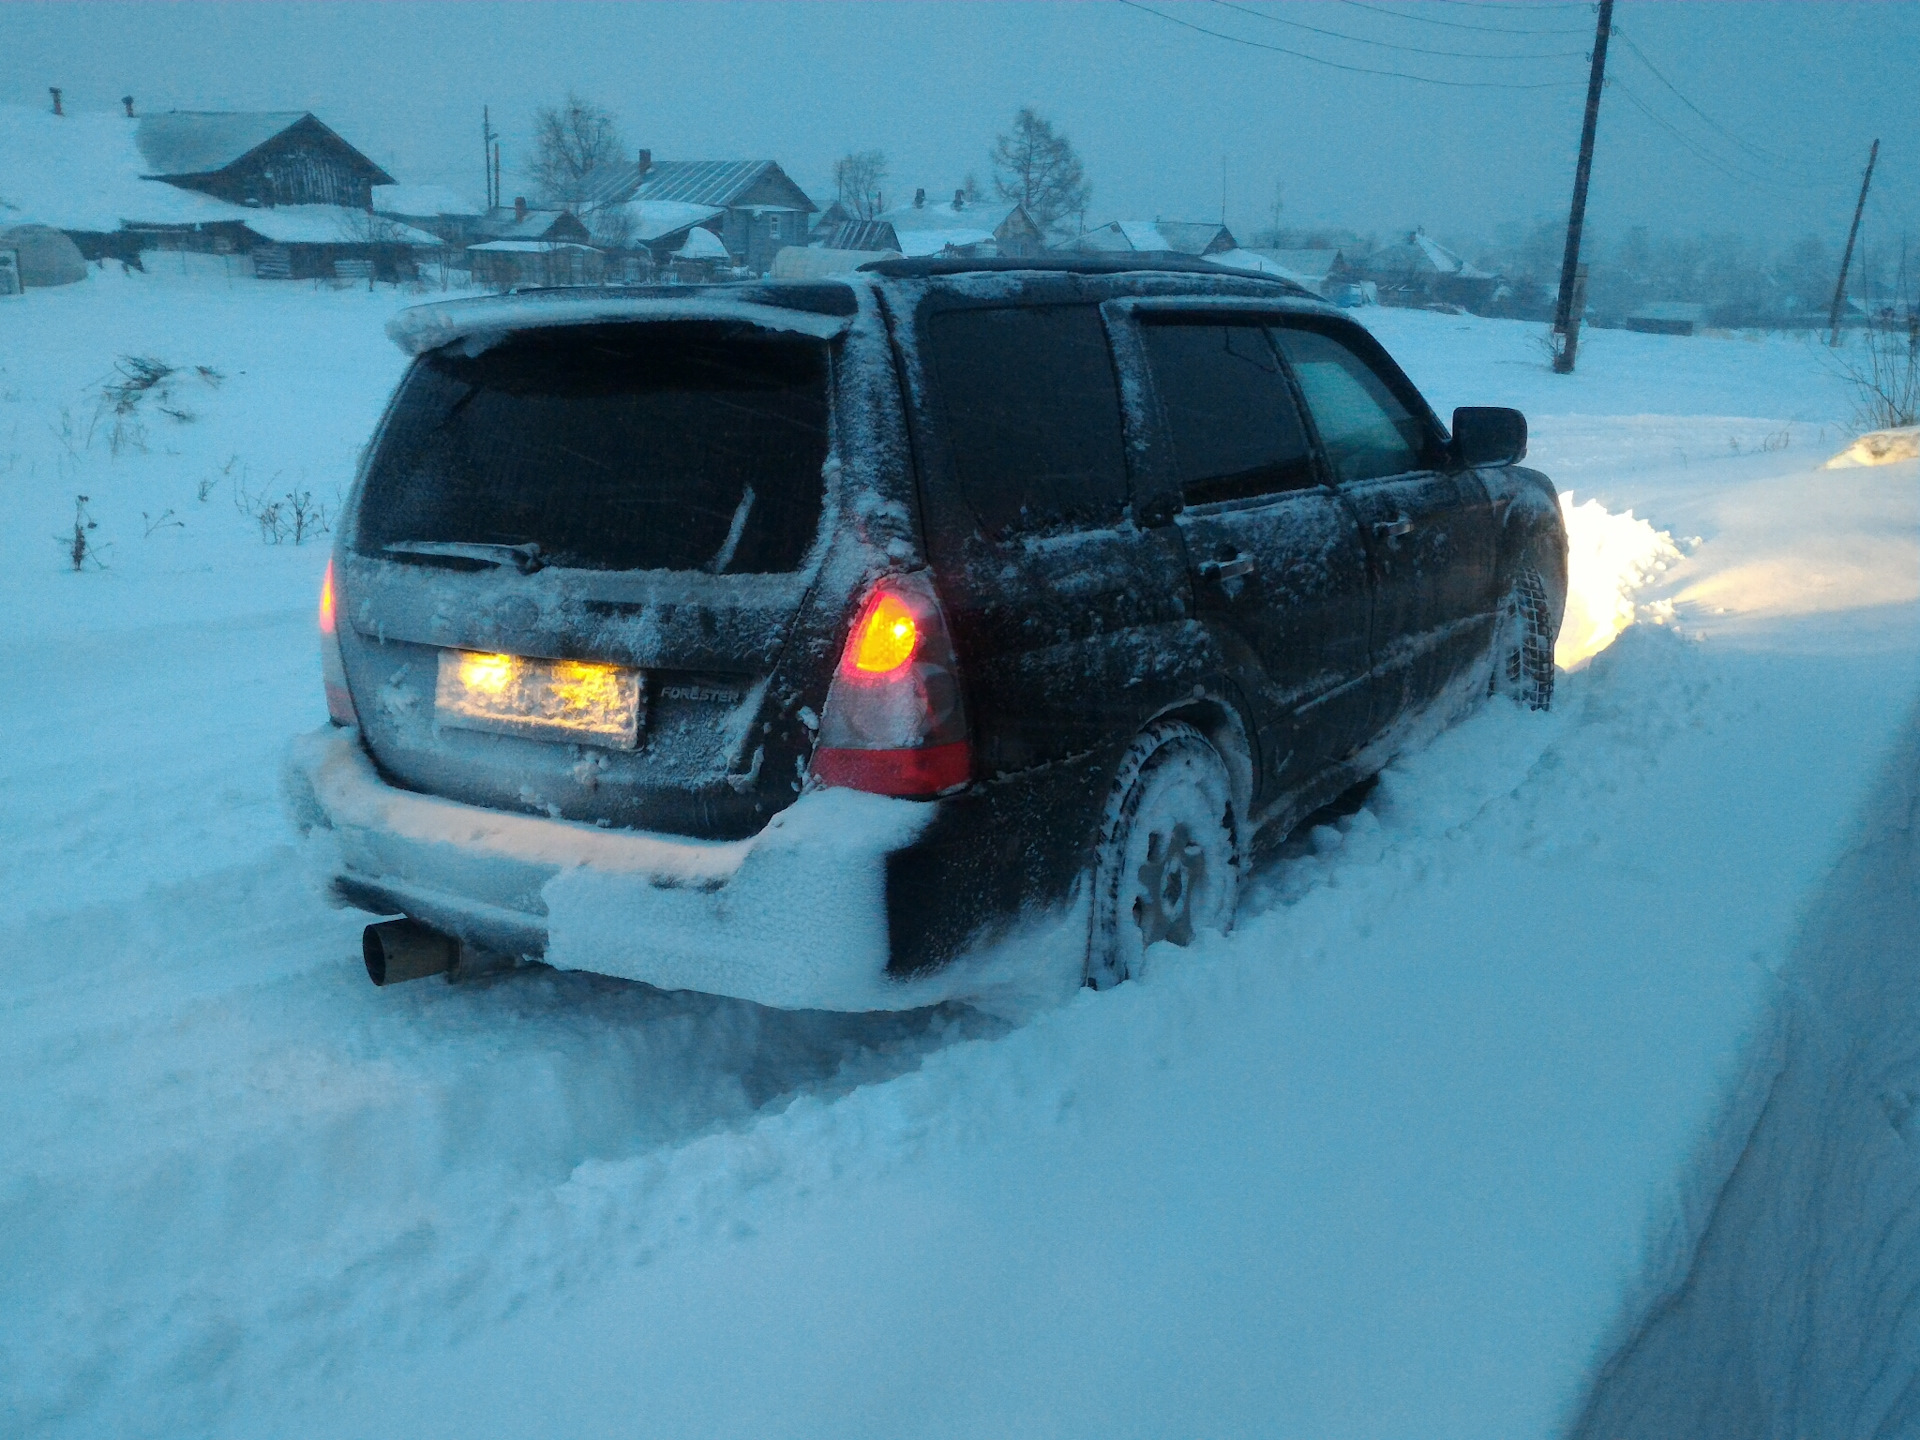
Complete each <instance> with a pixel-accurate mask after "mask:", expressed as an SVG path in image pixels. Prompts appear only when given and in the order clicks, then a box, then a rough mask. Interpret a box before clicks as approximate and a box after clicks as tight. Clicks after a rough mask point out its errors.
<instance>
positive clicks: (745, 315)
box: [387, 290, 852, 355]
mask: <svg viewBox="0 0 1920 1440" xmlns="http://www.w3.org/2000/svg"><path fill="white" fill-rule="evenodd" d="M647 320H710V321H715V322H718V323H721V324H727V323H732V324H736V325H752V326H754V327H755V328H757V329H761V330H770V331H774V332H776V333H779V332H784V333H790V334H794V335H810V336H812V337H813V338H814V339H816V340H831V339H833V338H834V337H835V336H836V335H839V334H841V333H843V332H844V331H845V330H846V329H847V327H848V326H849V325H850V324H851V323H852V322H851V320H850V319H849V318H848V317H847V316H844V315H820V314H816V313H814V312H812V311H808V310H788V309H785V308H783V307H781V306H779V305H762V304H758V303H756V302H754V301H750V300H728V299H722V298H719V297H716V296H712V295H707V296H689V297H687V298H686V299H684V300H679V299H673V298H670V297H667V296H659V297H654V296H646V297H642V296H623V295H582V294H579V293H578V292H574V293H571V294H570V293H568V292H567V291H565V290H549V291H542V292H537V293H534V294H520V295H489V296H486V297H484V298H480V299H473V300H445V301H441V302H439V303H437V304H433V305H415V306H412V307H411V308H409V309H406V310H402V311H401V312H400V313H399V314H398V315H396V316H394V317H393V318H392V319H391V320H389V321H388V322H387V334H388V336H389V337H390V338H391V339H392V340H393V343H394V344H396V345H398V346H399V347H400V348H401V349H402V350H404V351H406V352H407V354H409V355H420V354H424V353H425V352H426V351H428V350H438V349H439V348H440V347H441V346H443V345H452V344H455V343H456V342H459V341H465V342H467V344H466V347H465V348H466V349H467V350H468V351H469V353H471V354H479V353H480V352H481V351H482V350H485V349H488V348H489V347H491V346H493V345H497V344H498V343H499V342H500V341H502V340H504V339H505V338H506V337H507V336H508V335H511V334H513V333H514V332H515V331H520V330H543V329H548V328H550V327H555V326H564V325H615V324H621V323H625V322H639V321H647Z"/></svg>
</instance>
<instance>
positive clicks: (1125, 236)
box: [1058, 220, 1235, 256]
mask: <svg viewBox="0 0 1920 1440" xmlns="http://www.w3.org/2000/svg"><path fill="white" fill-rule="evenodd" d="M1234 245H1235V242H1234V238H1233V235H1232V232H1230V231H1229V230H1228V229H1227V227H1226V226H1224V225H1215V224H1213V223H1212V222H1210V221H1206V220H1113V221H1110V222H1108V223H1107V224H1105V225H1099V226H1096V227H1094V228H1093V229H1091V230H1088V231H1086V232H1085V233H1084V234H1080V235H1076V236H1075V237H1074V238H1073V239H1071V240H1068V241H1066V242H1065V243H1063V244H1062V245H1060V246H1059V247H1058V248H1059V249H1061V250H1076V251H1079V252H1081V253H1082V254H1094V255H1100V254H1112V253H1116V252H1117V253H1122V254H1124V253H1127V252H1135V253H1140V254H1167V253H1171V254H1175V255H1209V256H1210V252H1217V251H1220V250H1230V249H1233V248H1234Z"/></svg>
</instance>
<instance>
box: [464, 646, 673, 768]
mask: <svg viewBox="0 0 1920 1440" xmlns="http://www.w3.org/2000/svg"><path fill="white" fill-rule="evenodd" d="M643 705H644V701H643V699H642V696H641V690H640V672H639V671H638V670H629V669H627V668H626V667H624V666H620V665H596V664H591V663H588V662H586V661H581V660H533V659H528V658H526V657H525V656H521V655H489V654H485V653H483V652H481V651H477V650H442V651H441V652H440V674H439V677H438V681H437V683H436V684H435V686H434V691H433V713H434V718H435V719H436V720H438V721H439V723H440V724H441V725H443V726H447V727H449V728H452V729H458V730H485V731H490V732H491V733H493V734H496V735H522V736H526V737H528V738H529V739H534V740H572V741H574V742H576V743H578V744H581V745H598V746H601V747H603V748H605V749H609V750H632V749H633V748H635V747H636V746H637V745H638V744H639V743H640V724H641V721H642V720H643V719H644V718H645V715H644V711H643Z"/></svg>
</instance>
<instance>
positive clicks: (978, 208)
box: [826, 190, 1046, 259]
mask: <svg viewBox="0 0 1920 1440" xmlns="http://www.w3.org/2000/svg"><path fill="white" fill-rule="evenodd" d="M826 244H827V245H828V247H829V248H831V249H835V250H869V251H887V250H897V251H899V252H900V253H901V254H902V255H913V256H919V255H963V256H967V257H969V258H973V259H979V258H982V257H990V256H995V255H1038V254H1040V253H1041V252H1042V251H1043V250H1044V249H1045V248H1046V245H1045V242H1044V240H1043V238H1042V237H1041V234H1040V227H1039V226H1038V225H1035V224H1034V223H1033V220H1032V217H1030V216H1029V215H1028V214H1027V212H1026V207H1024V206H1022V205H1020V204H1019V203H1017V202H1014V203H1008V202H1005V201H998V202H996V201H985V200H969V199H967V196H966V192H965V191H964V190H955V191H954V192H953V199H952V200H950V201H935V202H933V203H931V204H929V203H928V201H927V192H926V191H925V190H916V191H914V192H913V203H912V204H911V205H902V206H900V207H899V208H898V209H894V210H888V211H886V212H885V213H883V214H882V215H880V216H878V217H877V218H875V219H872V220H847V221H844V222H842V223H841V224H839V225H837V226H835V227H834V230H833V233H832V235H830V236H828V237H827V240H826Z"/></svg>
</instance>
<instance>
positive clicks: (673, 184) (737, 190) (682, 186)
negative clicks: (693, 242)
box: [640, 160, 785, 205]
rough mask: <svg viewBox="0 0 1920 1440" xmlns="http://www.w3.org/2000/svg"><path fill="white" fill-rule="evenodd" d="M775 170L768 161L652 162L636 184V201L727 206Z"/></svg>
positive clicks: (771, 162) (773, 165)
mask: <svg viewBox="0 0 1920 1440" xmlns="http://www.w3.org/2000/svg"><path fill="white" fill-rule="evenodd" d="M778 168H779V167H777V166H776V165H775V164H774V163H773V161H771V160H656V161H654V163H653V165H652V167H651V168H650V169H649V170H648V171H647V176H646V179H645V180H643V181H641V183H640V198H641V199H642V200H687V201H691V202H692V203H693V204H695V205H731V204H732V203H733V202H734V201H735V200H737V199H738V198H739V197H740V196H742V195H744V194H746V192H747V191H748V190H749V189H751V188H752V187H753V185H754V182H755V181H757V180H759V179H760V177H761V176H762V175H764V174H766V172H767V171H769V170H773V169H778ZM782 173H783V174H784V173H785V172H784V171H783V172H782Z"/></svg>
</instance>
